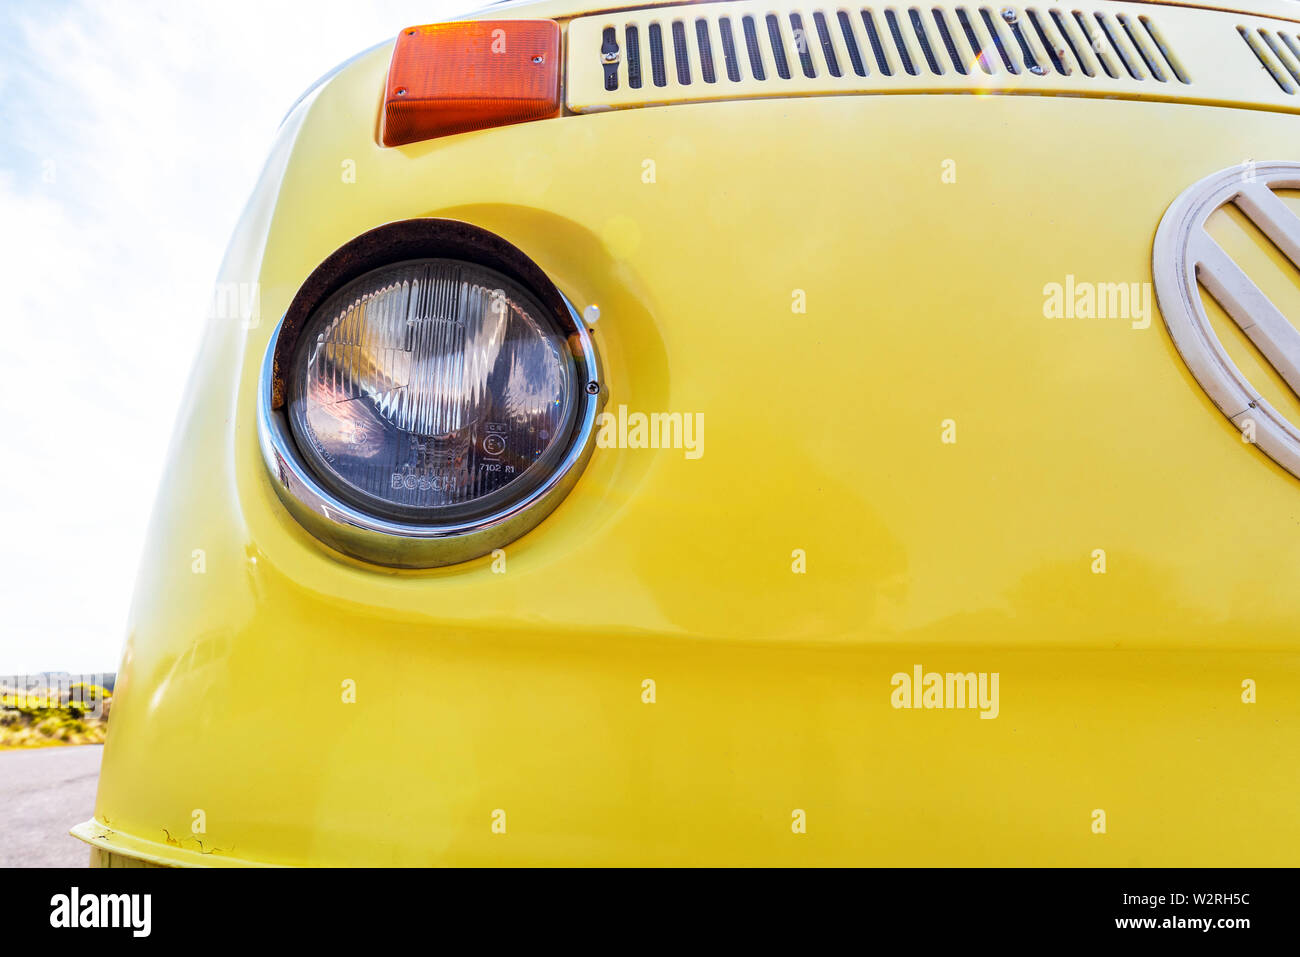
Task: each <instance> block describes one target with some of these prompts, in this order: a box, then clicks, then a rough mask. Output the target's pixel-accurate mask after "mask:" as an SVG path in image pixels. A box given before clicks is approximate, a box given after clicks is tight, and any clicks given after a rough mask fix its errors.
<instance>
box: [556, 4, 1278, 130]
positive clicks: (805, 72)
mask: <svg viewBox="0 0 1300 957" xmlns="http://www.w3.org/2000/svg"><path fill="white" fill-rule="evenodd" d="M1238 24H1246V25H1242V26H1238ZM1277 26H1283V27H1287V28H1288V30H1280V29H1277V28H1276V27H1277ZM1295 26H1296V25H1295V24H1289V23H1279V22H1275V21H1268V20H1263V19H1261V18H1258V17H1242V16H1240V15H1238V14H1230V13H1227V12H1224V11H1217V10H1208V9H1193V8H1189V7H1173V6H1157V7H1152V6H1149V5H1146V4H1139V3H1127V2H1114V3H1106V4H1105V5H1097V6H1089V7H1077V8H1076V7H1066V6H1060V5H1032V6H1025V7H1008V6H997V5H991V4H980V3H973V4H972V3H943V2H940V3H933V2H932V3H929V4H925V5H920V4H917V5H902V6H895V5H882V6H862V7H825V6H817V5H813V6H790V7H776V8H775V9H774V8H773V7H772V6H770V5H766V4H765V5H759V4H757V3H754V2H751V0H723V2H719V3H709V4H705V5H698V4H690V5H683V6H666V7H653V8H648V9H644V10H621V11H616V12H611V13H607V14H596V15H592V16H587V17H579V18H577V19H576V20H574V21H572V23H571V24H570V28H569V45H568V50H569V54H568V55H569V73H568V77H567V87H566V88H567V96H568V105H569V108H570V109H571V110H573V111H575V112H589V111H595V110H607V109H622V108H626V107H636V106H652V105H658V104H665V103H675V102H692V101H699V100H720V99H741V98H748V97H771V96H815V95H823V94H837V93H857V92H861V93H907V92H926V93H935V92H938V93H942V92H993V93H1003V92H1005V93H1043V94H1067V95H1076V96H1102V97H1115V98H1128V99H1159V100H1173V101H1187V102H1200V103H1217V104H1231V103H1234V102H1239V103H1242V104H1245V105H1249V106H1252V107H1255V108H1259V107H1261V106H1263V107H1265V108H1268V107H1271V106H1275V105H1277V104H1278V102H1279V101H1283V102H1285V98H1286V97H1289V96H1295V94H1296V93H1297V91H1300V31H1297V30H1295V29H1290V28H1292V27H1295ZM607 31H613V37H614V39H613V45H614V46H616V47H617V48H618V50H619V51H620V52H619V53H618V54H615V55H614V57H613V60H612V62H613V64H614V67H613V69H612V70H610V69H609V65H610V62H611V59H610V58H609V56H608V48H609V46H610V40H609V33H608V32H607ZM1233 32H1238V33H1239V34H1240V37H1239V38H1237V37H1233V36H1232V33H1233ZM1243 39H1244V41H1245V42H1244V43H1242V40H1243ZM647 47H648V49H649V54H648V56H647V53H646V49H647ZM1179 49H1183V50H1184V51H1189V52H1192V53H1194V54H1195V55H1196V57H1197V58H1198V64H1196V66H1198V68H1199V69H1200V71H1201V72H1200V75H1197V76H1193V74H1192V72H1191V71H1189V69H1188V65H1187V64H1185V63H1184V62H1182V61H1181V60H1180V59H1179V56H1178V52H1177V51H1178V50H1179ZM602 50H603V51H604V52H603V53H602V52H601V51H602ZM602 56H604V57H605V59H603V60H602V59H601V57H602ZM647 59H648V60H649V63H648V64H647V63H646V60H647ZM1261 64H1263V66H1264V70H1260V68H1259V67H1260V65H1261ZM611 74H612V75H611ZM647 74H648V75H647ZM597 80H599V83H597V82H596V81H597ZM1287 108H1290V109H1294V110H1296V111H1297V112H1300V97H1296V100H1295V101H1294V105H1291V104H1287Z"/></svg>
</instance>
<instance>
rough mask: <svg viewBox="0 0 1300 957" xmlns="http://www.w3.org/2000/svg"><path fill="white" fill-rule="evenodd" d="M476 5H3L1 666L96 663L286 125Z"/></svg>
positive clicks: (114, 631) (409, 1)
mask: <svg viewBox="0 0 1300 957" xmlns="http://www.w3.org/2000/svg"><path fill="white" fill-rule="evenodd" d="M485 2H486V0H418V2H414V0H380V2H375V0H353V2H338V0H312V2H306V0H220V2H217V0H206V2H205V0H171V2H163V0H132V2H111V0H99V2H85V0H38V2H31V0H0V331H2V332H3V337H2V339H0V411H2V412H3V422H4V428H3V433H2V434H3V441H0V674H13V673H25V672H29V671H44V670H70V671H113V670H116V668H117V665H118V658H119V655H120V652H121V648H122V642H123V638H124V630H125V624H126V614H127V607H128V605H129V603H130V599H131V591H132V588H133V583H134V578H135V571H136V568H137V566H138V564H139V561H140V557H141V549H142V547H143V542H144V532H145V526H146V524H147V522H148V517H149V512H150V509H151V508H152V505H153V499H154V495H155V493H156V491H157V486H158V481H159V477H160V475H161V470H162V463H163V456H164V454H165V452H166V448H167V443H168V440H169V438H170V435H171V430H172V425H173V422H174V419H175V415H176V408H177V405H178V404H179V401H180V397H181V394H182V391H183V389H184V383H185V381H186V378H187V377H188V374H189V370H190V367H191V365H192V363H193V361H194V353H195V349H196V348H197V345H198V340H199V332H200V329H201V327H202V322H203V317H204V315H205V314H206V312H207V309H208V302H209V297H210V295H211V289H212V283H213V280H214V278H215V276H216V271H217V267H218V265H220V262H221V257H222V253H223V251H224V249H225V245H226V241H227V239H228V238H229V236H230V233H231V231H232V229H233V228H234V225H235V220H236V218H237V217H238V215H239V212H240V210H241V209H242V208H243V205H244V202H245V200H246V199H247V198H248V195H249V193H250V192H251V190H252V187H253V183H254V180H255V179H256V177H257V174H258V172H259V171H260V169H261V166H262V162H263V160H264V159H265V155H266V152H267V150H268V148H269V147H270V145H271V140H272V138H273V136H274V134H275V130H276V127H277V126H278V125H279V122H280V119H281V117H282V116H283V115H284V113H285V111H286V110H287V109H288V108H289V107H290V105H292V103H293V101H294V100H295V99H297V97H298V95H299V94H300V93H302V92H303V90H305V89H306V88H307V87H308V86H309V85H310V84H311V83H312V82H313V81H314V80H315V79H316V78H317V77H319V76H320V75H321V74H323V73H325V72H326V71H328V70H329V69H331V68H332V67H333V66H335V65H336V64H337V63H339V62H341V61H342V60H345V59H347V58H348V57H350V56H351V55H352V54H354V53H357V52H359V51H360V50H362V49H364V48H365V47H368V46H370V45H372V44H374V43H377V42H378V41H380V40H383V39H386V38H388V37H392V36H396V35H397V32H398V31H399V30H400V29H401V28H402V27H404V26H411V25H413V24H419V23H431V22H436V21H438V20H439V19H444V18H446V17H447V16H449V15H453V14H456V13H459V12H462V11H466V10H472V9H476V8H478V7H482V6H484V4H485Z"/></svg>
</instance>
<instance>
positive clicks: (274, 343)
mask: <svg viewBox="0 0 1300 957" xmlns="http://www.w3.org/2000/svg"><path fill="white" fill-rule="evenodd" d="M376 234H384V235H380V236H377V235H376ZM385 235H386V236H388V237H390V238H394V239H395V240H396V241H395V242H394V243H393V247H394V248H393V249H392V250H391V251H390V252H389V253H387V254H386V255H385V254H384V252H383V249H384V245H385V244H384V243H383V242H382V240H383V238H384V236H385ZM421 236H423V237H425V238H430V239H432V240H433V241H431V242H421V241H420V237H421ZM466 236H470V237H471V242H470V243H469V244H468V248H465V246H466V244H465V243H464V239H465V237H466ZM448 237H450V238H448ZM485 237H486V238H485ZM359 240H363V241H364V242H362V243H361V248H362V250H363V252H361V253H358V252H357V248H356V246H355V245H354V243H349V244H348V245H347V246H344V247H343V249H341V250H339V252H337V253H335V254H334V255H333V256H331V257H330V258H329V259H327V260H326V262H325V263H322V265H321V267H320V268H319V269H318V270H317V271H315V272H313V274H312V277H311V278H309V280H308V281H307V282H306V283H304V285H303V288H302V290H300V292H299V294H298V296H297V297H296V298H295V300H294V302H293V304H292V305H291V306H290V309H289V311H287V312H286V313H285V316H284V317H283V318H282V319H281V320H280V323H279V324H278V325H277V326H276V329H275V332H274V334H273V336H272V338H271V341H270V343H269V345H268V347H267V350H266V355H265V357H264V359H263V361H262V366H261V370H260V375H259V379H258V395H257V428H258V440H259V444H260V446H261V450H262V457H263V459H264V461H265V463H266V466H267V469H268V472H269V475H270V479H271V484H272V486H273V487H274V489H275V492H276V495H277V496H278V497H279V499H280V501H281V502H282V503H283V504H284V506H285V508H286V509H288V511H289V513H290V514H291V515H292V516H293V517H294V519H295V520H296V521H297V522H298V523H299V524H300V525H302V526H303V527H304V528H305V529H306V530H307V531H309V532H311V533H312V535H314V536H315V537H316V538H318V539H319V540H320V541H322V542H324V543H325V544H327V545H329V546H330V547H332V548H334V549H337V550H338V551H340V552H343V553H344V554H347V555H350V556H352V557H353V558H357V559H361V560H363V561H367V562H372V563H375V564H379V565H386V566H392V567H398V568H433V567H438V566H444V565H453V564H457V563H460V562H465V561H469V560H471V559H474V558H478V557H480V556H482V555H486V554H489V553H490V552H492V551H493V550H494V549H497V548H500V547H502V546H504V545H506V544H508V543H510V542H512V541H514V540H515V539H517V538H519V537H520V536H522V535H524V534H525V533H526V532H528V531H530V530H531V529H532V528H534V527H535V526H536V525H538V524H539V523H540V522H541V521H542V520H543V519H544V518H546V516H547V515H549V514H550V513H551V512H552V511H553V510H554V509H555V508H556V506H558V505H559V503H560V502H561V501H562V500H563V499H564V497H565V496H566V495H567V494H568V493H569V492H570V491H571V490H572V488H573V486H574V485H575V484H576V483H577V481H578V477H579V476H580V475H581V474H582V471H583V468H584V467H585V466H586V464H587V461H588V459H589V458H590V457H591V453H592V449H593V448H594V446H595V438H596V422H597V416H598V415H599V413H600V410H601V407H602V406H603V405H604V401H605V397H606V394H607V393H606V389H605V387H604V384H603V380H602V378H601V375H600V366H599V361H598V358H597V355H596V349H595V346H594V344H593V342H592V339H591V334H590V333H589V331H588V330H587V328H586V326H585V325H584V323H583V322H582V319H581V318H580V316H579V314H578V311H577V310H576V309H575V308H574V307H573V305H572V303H570V302H569V300H568V299H567V298H565V297H564V296H563V295H562V294H561V293H560V292H559V291H558V290H557V289H556V288H555V287H554V285H553V284H551V283H550V281H549V279H546V278H545V276H544V274H543V273H542V272H541V270H540V269H538V268H537V267H536V266H535V265H534V264H532V262H531V260H528V259H527V258H526V257H524V256H523V253H521V252H519V251H518V250H517V249H515V247H513V246H510V245H509V244H508V243H505V241H504V240H501V239H499V238H498V237H494V236H491V234H488V233H485V232H483V231H482V230H478V229H477V228H476V227H471V226H467V224H464V223H456V222H453V221H449V220H411V221H407V222H405V223H399V224H392V225H390V226H387V227H380V228H379V229H377V230H372V231H371V232H370V233H367V234H365V235H364V236H363V237H359ZM364 250H369V251H368V252H365V251H364ZM429 253H432V254H434V255H445V256H449V257H453V258H464V259H465V261H468V262H476V261H477V262H481V261H482V260H483V259H485V258H486V259H487V260H488V261H487V262H486V263H484V265H488V266H490V267H492V268H497V269H502V268H504V267H507V266H513V267H515V268H511V269H510V272H511V274H512V277H514V278H516V279H518V281H520V282H523V283H527V284H528V287H529V288H531V289H532V290H533V291H534V292H535V293H536V294H537V295H538V298H539V299H540V300H541V301H542V302H543V304H545V305H548V306H550V307H551V309H552V311H553V312H554V313H555V315H552V316H551V317H550V318H552V319H554V320H555V321H556V322H557V324H558V325H559V327H560V329H561V330H562V331H563V333H564V334H565V336H566V338H567V342H568V347H569V351H570V354H571V355H572V358H573V360H574V364H575V366H576V369H577V376H576V392H577V394H576V397H575V403H576V406H577V408H576V415H575V416H574V421H573V426H572V428H571V431H570V435H569V436H568V439H567V445H566V446H565V447H564V451H563V453H562V455H561V456H560V458H559V459H558V460H557V463H556V465H555V466H554V467H553V468H552V470H551V471H550V473H549V474H548V475H546V476H545V478H544V479H543V480H542V481H541V482H540V484H538V485H536V486H535V487H534V488H532V489H531V490H530V491H528V492H527V493H526V494H524V495H522V496H520V497H518V498H516V499H513V500H511V501H509V502H507V503H505V504H503V505H502V506H501V507H500V508H498V509H496V510H495V511H491V512H489V513H487V514H484V515H478V516H475V517H474V518H472V519H468V520H465V521H460V522H451V523H439V524H435V523H432V522H428V523H426V522H414V521H412V522H400V521H394V520H391V519H388V518H383V517H380V516H377V515H374V514H371V513H369V512H367V511H366V510H365V509H363V508H360V507H358V506H356V505H354V504H351V503H349V502H346V501H343V500H342V499H341V498H340V497H339V496H338V495H337V494H335V493H334V492H333V491H332V490H330V489H329V488H328V487H327V485H326V483H325V482H323V481H321V480H320V479H319V478H318V477H317V476H316V475H315V474H314V472H313V471H312V469H311V468H310V467H309V466H308V464H307V460H306V457H305V456H304V455H303V454H302V453H301V452H300V450H299V448H298V443H297V440H296V439H295V437H294V433H293V430H292V428H291V426H290V423H289V415H288V409H287V406H286V404H285V390H284V381H285V376H286V375H287V374H288V372H289V370H290V368H291V366H292V355H293V348H294V346H295V344H296V338H297V335H298V333H300V332H301V329H302V327H303V326H304V325H305V323H306V319H307V318H308V317H310V316H311V315H312V312H313V310H314V309H315V307H316V306H318V305H320V304H321V303H323V302H325V300H326V298H328V295H329V293H330V292H332V291H333V290H334V289H337V288H339V287H340V286H341V285H342V284H343V283H344V282H345V281H346V280H347V279H348V278H354V277H355V276H356V275H358V274H359V273H363V272H364V271H366V270H367V269H369V268H371V267H373V266H374V265H376V264H377V263H382V262H383V261H385V260H386V261H388V262H395V261H400V260H401V259H405V258H408V257H410V256H412V255H422V254H429ZM470 257H473V258H470ZM513 257H517V262H515V263H510V259H511V258H513ZM530 267H531V268H530ZM322 273H323V274H324V275H323V276H321V275H318V274H322ZM543 281H544V282H545V284H546V285H545V287H543V288H537V286H538V285H539V284H540V283H541V282H543ZM561 308H562V309H563V312H562V313H561V311H560V310H561ZM286 333H290V335H289V336H286ZM286 338H289V339H290V341H288V342H286V341H285V339H286Z"/></svg>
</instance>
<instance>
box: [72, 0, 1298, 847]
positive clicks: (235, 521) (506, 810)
mask: <svg viewBox="0 0 1300 957" xmlns="http://www.w3.org/2000/svg"><path fill="white" fill-rule="evenodd" d="M1298 111H1300V3H1295V2H1291V0H1214V2H1212V3H1211V2H1208V0H1206V2H1191V0H1188V2H1162V3H1145V2H1112V0H1090V2H1087V3H1084V4H1083V5H1082V6H1060V5H1053V4H1037V5H1033V6H1027V7H1022V6H1015V7H994V6H979V5H974V4H967V3H960V2H959V3H951V2H947V0H939V2H935V3H932V4H926V5H924V6H911V7H909V6H898V5H893V6H891V5H884V6H870V7H857V6H842V7H834V6H817V5H811V6H788V7H787V6H782V5H780V4H777V5H776V6H772V5H770V4H757V3H753V2H749V0H726V2H716V3H713V2H708V3H694V4H679V3H668V2H653V0H651V2H639V3H633V4H627V3H619V2H617V0H616V2H614V3H611V4H608V5H605V6H601V5H595V6H591V5H586V6H584V5H583V4H582V3H575V2H572V0H541V2H530V3H512V4H506V5H501V6H495V7H490V8H488V9H487V10H485V11H482V12H481V13H479V14H476V15H473V16H470V17H468V18H466V19H463V20H459V21H455V22H452V23H444V24H432V25H418V26H412V27H411V28H410V29H407V30H403V31H402V32H401V33H400V34H399V35H398V36H397V37H394V38H393V40H391V41H390V42H388V43H385V44H384V45H382V46H380V47H377V48H374V49H371V50H368V51H366V52H364V53H362V54H360V55H359V56H358V57H356V58H355V59H353V60H351V61H349V62H348V63H346V64H344V65H343V66H342V67H340V68H339V69H338V70H337V71H335V72H334V73H333V74H332V75H330V76H328V77H327V78H325V79H324V80H322V81H321V82H320V83H318V84H317V85H316V86H315V87H314V88H313V89H311V90H310V91H309V92H308V93H307V94H306V95H305V96H304V97H303V98H302V99H301V100H300V102H299V103H298V104H297V105H296V106H294V108H293V110H292V112H291V113H290V114H289V116H288V117H287V118H286V119H285V122H284V124H283V127H282V129H281V131H280V133H279V136H278V139H277V141H276V142H275V145H274V147H273V148H272V150H271V154H270V157H269V159H268V160H267V163H266V168H265V171H264V173H263V174H262V176H261V179H260V182H259V183H258V185H257V187H256V190H255V192H254V194H253V196H252V198H251V200H250V201H249V204H248V207H247V209H246V211H245V212H244V215H243V217H242V219H241V220H240V223H239V226H238V228H237V230H236V232H235V235H234V237H233V239H232V241H231V244H230V248H229V252H228V254H227V256H226V259H225V262H224V264H223V265H222V267H221V271H220V274H219V278H218V301H219V302H221V301H224V302H226V303H227V308H225V309H222V310H219V313H220V314H219V315H217V316H216V317H215V318H214V319H212V320H211V321H210V323H209V326H208V328H207V331H206V334H205V339H204V341H203V345H202V351H201V354H200V356H199V359H198V363H197V365H196V366H195V369H194V373H193V377H192V380H191V383H190V388H189V393H188V397H187V399H186V401H185V403H184V406H183V408H182V409H181V410H180V414H179V424H178V427H177V431H176V435H175V439H174V441H173V445H172V449H171V453H170V457H169V464H168V466H167V470H166V474H165V479H164V482H163V486H162V489H161V493H160V496H159V499H158V503H157V506H156V510H155V514H154V517H153V522H152V526H151V530H150V533H149V538H148V544H147V546H146V558H145V562H144V565H143V568H142V569H141V572H140V576H139V580H138V585H137V591H136V596H135V601H134V605H133V610H132V614H131V619H130V625H129V633H128V635H127V642H126V650H125V654H124V657H123V661H122V665H121V669H120V671H119V677H118V683H117V688H116V693H115V696H114V708H113V718H112V727H111V731H110V733H109V736H108V741H107V745H106V750H105V752H104V760H103V770H102V776H101V780H100V787H99V794H98V800H97V804H96V809H95V815H94V818H93V819H92V820H90V821H88V822H86V823H84V824H81V825H78V826H77V827H76V828H75V829H74V834H76V835H77V836H78V837H80V838H82V839H83V840H85V841H87V842H88V843H89V844H91V845H92V847H93V852H92V858H93V860H94V861H95V862H96V863H99V864H104V865H111V866H124V865H137V864H163V865H216V866H221V865H252V864H258V865H435V864H436V865H532V864H547V865H620V864H648V865H682V864H687V865H695V864H727V865H745V864H789V865H831V864H871V865H1030V866H1033V865H1058V864H1069V865H1122V866H1127V865H1172V866H1178V865H1193V864H1195V865H1283V864H1291V865H1294V864H1296V863H1297V862H1298V861H1300V816H1298V815H1297V814H1296V794H1297V788H1298V786H1300V761H1297V754H1298V752H1300V749H1298V747H1297V745H1298V742H1300V588H1297V586H1296V580H1295V577H1294V576H1295V575H1296V571H1297V569H1298V568H1300V399H1298V398H1297V391H1298V390H1300V332H1297V329H1296V326H1295V324H1294V323H1295V320H1296V319H1297V318H1298V317H1300V278H1298V276H1300V274H1298V273H1297V268H1298V266H1300V119H1297V115H1296V114H1297V112H1298ZM1288 317H1289V318H1288Z"/></svg>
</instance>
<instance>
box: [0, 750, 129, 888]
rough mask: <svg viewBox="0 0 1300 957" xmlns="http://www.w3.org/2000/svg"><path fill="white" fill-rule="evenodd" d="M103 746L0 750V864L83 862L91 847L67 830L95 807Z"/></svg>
mask: <svg viewBox="0 0 1300 957" xmlns="http://www.w3.org/2000/svg"><path fill="white" fill-rule="evenodd" d="M103 751H104V747H103V745H100V744H87V745H82V746H80V747H53V748H34V749H31V750H17V751H0V867H85V866H86V864H87V861H88V860H89V857H90V848H89V846H88V845H86V844H83V843H81V841H79V840H77V839H76V838H75V837H72V836H71V835H69V834H68V828H70V827H72V825H74V824H80V823H81V822H82V821H84V820H87V819H88V818H89V817H90V815H91V812H92V811H94V809H95V783H96V782H97V781H98V780H99V759H100V755H101V754H102V753H103Z"/></svg>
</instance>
